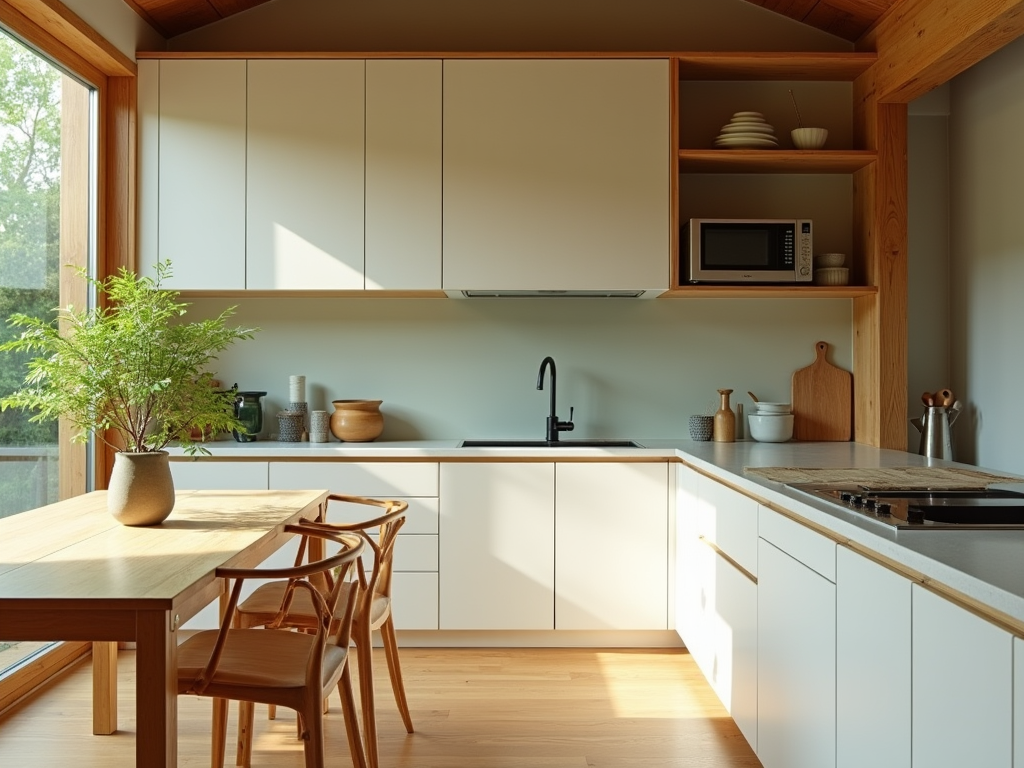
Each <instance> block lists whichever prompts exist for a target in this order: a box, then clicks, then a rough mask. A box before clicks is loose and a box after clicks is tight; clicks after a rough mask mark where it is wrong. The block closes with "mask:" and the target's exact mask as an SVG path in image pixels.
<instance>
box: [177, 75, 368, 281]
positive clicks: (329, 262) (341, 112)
mask: <svg viewBox="0 0 1024 768" xmlns="http://www.w3.org/2000/svg"><path fill="white" fill-rule="evenodd" d="M365 66H366V64H365V62H363V61H359V60H279V59H259V60H253V61H250V62H248V68H249V76H248V111H247V114H248V131H247V134H246V137H247V153H246V158H247V162H246V166H245V167H246V171H247V175H246V192H245V201H246V203H245V219H246V227H245V236H246V251H247V258H246V266H245V275H246V283H245V287H246V288H247V289H250V290H273V289H298V290H302V289H340V290H345V289H349V290H362V288H363V183H364V174H363V154H364V153H363V144H364V137H363V132H364V125H365V119H364V118H365V115H364V101H365V93H364V89H365V74H364V73H365ZM161 96H162V89H161Z"/></svg>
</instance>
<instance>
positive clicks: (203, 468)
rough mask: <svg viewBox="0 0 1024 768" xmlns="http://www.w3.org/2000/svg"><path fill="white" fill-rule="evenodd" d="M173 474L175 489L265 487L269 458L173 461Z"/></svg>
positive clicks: (256, 489)
mask: <svg viewBox="0 0 1024 768" xmlns="http://www.w3.org/2000/svg"><path fill="white" fill-rule="evenodd" d="M170 466H171V477H172V478H173V479H174V487H175V489H176V490H186V489H188V490H199V491H217V490H242V491H265V490H267V488H269V487H270V486H269V485H268V484H267V475H268V469H267V467H268V462H266V461H202V460H198V461H172V462H170Z"/></svg>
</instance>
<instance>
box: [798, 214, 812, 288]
mask: <svg viewBox="0 0 1024 768" xmlns="http://www.w3.org/2000/svg"><path fill="white" fill-rule="evenodd" d="M797 228H798V229H799V230H800V233H799V234H798V235H797V248H796V264H795V265H794V271H795V272H796V279H797V280H800V281H803V280H810V279H811V263H812V261H813V259H814V254H813V253H812V252H811V251H812V246H811V242H812V240H811V222H809V221H806V220H805V221H798V222H797Z"/></svg>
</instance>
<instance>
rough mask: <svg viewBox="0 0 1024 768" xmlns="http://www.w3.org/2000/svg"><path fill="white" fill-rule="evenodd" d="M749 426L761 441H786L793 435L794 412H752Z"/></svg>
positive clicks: (751, 433) (753, 436) (748, 418)
mask: <svg viewBox="0 0 1024 768" xmlns="http://www.w3.org/2000/svg"><path fill="white" fill-rule="evenodd" d="M747 426H748V427H749V429H750V436H751V437H752V438H754V439H755V440H757V442H759V443H784V442H786V441H787V440H789V439H791V438H792V437H793V414H791V413H752V414H750V415H749V416H747Z"/></svg>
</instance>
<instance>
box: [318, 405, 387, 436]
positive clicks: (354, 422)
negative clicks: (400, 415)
mask: <svg viewBox="0 0 1024 768" xmlns="http://www.w3.org/2000/svg"><path fill="white" fill-rule="evenodd" d="M331 402H332V404H333V405H334V413H332V414H331V434H332V435H334V436H335V437H336V438H338V439H339V440H343V441H344V442H346V443H368V442H370V441H371V440H376V439H377V438H378V437H380V433H381V432H383V431H384V415H383V414H382V413H381V412H380V404H381V403H383V402H384V401H383V400H332V401H331Z"/></svg>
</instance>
